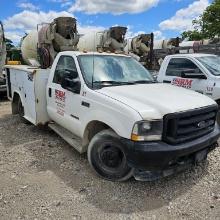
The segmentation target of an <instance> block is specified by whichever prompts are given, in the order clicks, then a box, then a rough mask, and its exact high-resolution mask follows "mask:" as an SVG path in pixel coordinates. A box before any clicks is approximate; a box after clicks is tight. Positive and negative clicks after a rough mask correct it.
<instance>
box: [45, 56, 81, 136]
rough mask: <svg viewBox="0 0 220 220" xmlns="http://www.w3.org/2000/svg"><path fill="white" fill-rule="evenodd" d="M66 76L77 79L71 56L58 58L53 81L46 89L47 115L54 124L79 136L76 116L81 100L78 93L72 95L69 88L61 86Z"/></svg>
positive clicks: (78, 112)
mask: <svg viewBox="0 0 220 220" xmlns="http://www.w3.org/2000/svg"><path fill="white" fill-rule="evenodd" d="M76 73H77V74H76ZM71 74H72V77H71ZM66 76H68V77H69V78H70V79H71V78H72V79H73V78H75V79H76V78H77V77H78V78H79V76H78V71H77V68H76V64H75V60H74V58H73V57H71V56H61V57H60V58H59V61H58V63H57V66H56V69H55V72H54V78H53V81H52V83H51V85H50V87H49V88H48V113H49V115H50V117H51V119H52V120H53V121H54V122H56V123H57V124H59V125H61V126H62V127H64V128H65V129H67V130H69V131H70V132H72V133H74V134H76V135H78V136H79V133H80V132H79V130H80V121H79V116H78V115H79V114H80V106H81V102H82V98H81V95H80V92H77V93H74V92H73V91H72V90H71V88H68V89H65V88H63V87H62V86H61V84H62V80H63V79H64V78H65V77H66Z"/></svg>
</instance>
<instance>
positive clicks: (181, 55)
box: [167, 53, 217, 57]
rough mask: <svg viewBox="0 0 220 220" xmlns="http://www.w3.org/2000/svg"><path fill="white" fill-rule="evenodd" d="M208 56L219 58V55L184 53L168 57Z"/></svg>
mask: <svg viewBox="0 0 220 220" xmlns="http://www.w3.org/2000/svg"><path fill="white" fill-rule="evenodd" d="M207 56H217V55H214V54H205V53H183V54H173V55H168V56H167V57H207Z"/></svg>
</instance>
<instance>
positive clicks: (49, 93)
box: [48, 88, 52, 97]
mask: <svg viewBox="0 0 220 220" xmlns="http://www.w3.org/2000/svg"><path fill="white" fill-rule="evenodd" d="M48 95H49V97H51V96H52V89H51V88H49V89H48Z"/></svg>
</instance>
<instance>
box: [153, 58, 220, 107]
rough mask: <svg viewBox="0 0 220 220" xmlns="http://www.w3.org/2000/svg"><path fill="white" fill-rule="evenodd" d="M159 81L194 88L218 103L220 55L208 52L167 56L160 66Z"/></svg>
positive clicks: (219, 100)
mask: <svg viewBox="0 0 220 220" xmlns="http://www.w3.org/2000/svg"><path fill="white" fill-rule="evenodd" d="M157 80H158V81H159V82H163V83H170V84H172V85H175V86H180V87H184V88H186V89H191V90H194V91H196V92H198V93H201V94H204V95H207V96H208V97H210V98H212V99H213V100H215V101H216V102H217V103H218V104H220V57H219V56H216V55H210V54H176V55H170V56H167V57H166V58H165V59H164V61H163V63H162V65H161V68H160V71H159V74H158V78H157Z"/></svg>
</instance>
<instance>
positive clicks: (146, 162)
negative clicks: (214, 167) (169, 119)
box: [122, 124, 220, 176]
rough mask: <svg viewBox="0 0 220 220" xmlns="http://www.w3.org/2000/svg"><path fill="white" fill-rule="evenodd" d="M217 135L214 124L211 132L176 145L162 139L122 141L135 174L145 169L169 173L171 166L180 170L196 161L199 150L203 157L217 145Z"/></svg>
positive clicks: (217, 130)
mask: <svg viewBox="0 0 220 220" xmlns="http://www.w3.org/2000/svg"><path fill="white" fill-rule="evenodd" d="M219 137H220V127H219V126H218V125H217V124H216V125H215V129H214V131H213V132H212V133H209V134H207V135H205V136H203V137H201V138H198V139H196V140H193V141H190V142H187V143H183V144H178V145H169V144H167V143H165V142H163V141H158V142H133V141H131V140H127V139H122V142H123V143H124V146H125V147H124V148H125V149H124V151H125V154H126V156H127V160H128V165H129V166H130V167H132V168H134V169H135V172H136V174H137V172H138V173H139V174H140V175H142V174H143V172H146V171H151V173H152V172H154V173H157V172H160V173H161V171H168V170H169V172H170V173H171V171H170V170H171V169H172V168H173V170H176V171H178V170H182V168H183V167H184V166H186V165H190V164H192V162H197V161H196V160H197V158H198V155H199V153H200V152H204V153H203V155H204V158H203V159H205V156H206V155H207V154H208V153H209V152H210V151H211V150H213V149H214V148H215V147H216V146H217V140H218V138H219ZM206 152H207V153H206ZM200 154H201V153H200ZM198 162H199V161H198ZM186 167H187V166H186ZM174 168H175V169H174ZM141 172H142V174H141ZM172 173H173V172H172ZM163 176H164V175H163Z"/></svg>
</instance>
